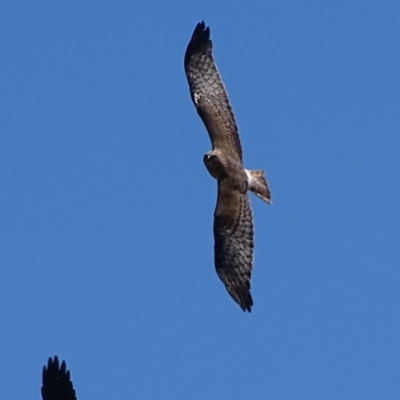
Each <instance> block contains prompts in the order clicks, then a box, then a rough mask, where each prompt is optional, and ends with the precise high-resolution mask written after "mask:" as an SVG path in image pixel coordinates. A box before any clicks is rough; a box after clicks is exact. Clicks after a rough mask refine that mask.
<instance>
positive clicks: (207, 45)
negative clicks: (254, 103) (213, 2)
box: [185, 22, 242, 161]
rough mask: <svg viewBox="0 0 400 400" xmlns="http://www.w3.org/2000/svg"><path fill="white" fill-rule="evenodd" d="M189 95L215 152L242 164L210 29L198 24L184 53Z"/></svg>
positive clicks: (235, 129)
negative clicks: (222, 152)
mask: <svg viewBox="0 0 400 400" xmlns="http://www.w3.org/2000/svg"><path fill="white" fill-rule="evenodd" d="M185 72H186V76H187V79H188V82H189V86H190V95H191V97H192V100H193V103H194V105H195V106H196V109H197V112H198V114H199V115H200V117H201V119H202V120H203V122H204V124H205V126H206V128H207V131H208V133H209V135H210V139H211V142H212V146H213V149H220V150H222V151H224V152H225V153H227V154H229V155H231V156H233V157H238V158H239V159H240V161H242V148H241V145H240V139H239V133H238V128H237V125H236V122H235V117H234V116H233V112H232V108H231V106H230V104H229V100H228V95H227V93H226V90H225V87H224V84H223V83H222V80H221V77H220V75H219V73H218V70H217V67H216V65H215V64H214V59H213V56H212V42H211V40H210V28H206V26H205V23H204V22H200V23H198V24H197V26H196V28H195V30H194V32H193V35H192V39H191V40H190V42H189V44H188V46H187V49H186V53H185Z"/></svg>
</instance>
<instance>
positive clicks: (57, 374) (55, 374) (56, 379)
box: [42, 356, 76, 400]
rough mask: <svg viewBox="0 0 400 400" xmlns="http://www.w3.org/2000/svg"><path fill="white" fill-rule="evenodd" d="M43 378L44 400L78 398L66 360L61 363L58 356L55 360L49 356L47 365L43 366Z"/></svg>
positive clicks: (70, 399) (73, 399)
mask: <svg viewBox="0 0 400 400" xmlns="http://www.w3.org/2000/svg"><path fill="white" fill-rule="evenodd" d="M42 379H43V386H42V398H43V400H76V395H75V390H74V386H73V385H72V381H71V377H70V373H69V371H67V366H66V364H65V361H63V362H62V363H61V365H60V364H59V362H58V357H57V356H55V357H54V360H53V359H51V358H49V361H48V363H47V367H46V366H44V367H43V376H42Z"/></svg>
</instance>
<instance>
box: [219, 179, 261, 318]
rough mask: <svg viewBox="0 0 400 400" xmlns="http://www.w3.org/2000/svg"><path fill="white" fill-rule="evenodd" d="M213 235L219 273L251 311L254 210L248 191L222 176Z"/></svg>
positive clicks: (244, 306)
mask: <svg viewBox="0 0 400 400" xmlns="http://www.w3.org/2000/svg"><path fill="white" fill-rule="evenodd" d="M214 239H215V246H214V259H215V268H216V270H217V274H218V276H219V277H220V279H221V280H222V282H223V283H224V284H225V287H226V289H227V290H228V292H229V294H230V295H231V296H232V298H233V299H234V300H235V301H236V302H237V303H238V304H239V305H240V307H241V308H242V310H243V311H249V312H251V307H252V305H253V299H252V297H251V293H250V279H251V270H252V265H253V247H254V228H253V214H252V211H251V207H250V201H249V197H248V195H247V194H242V193H240V192H239V191H236V190H232V189H231V187H229V184H228V183H227V182H226V181H224V180H222V181H220V182H218V200H217V206H216V209H215V213H214Z"/></svg>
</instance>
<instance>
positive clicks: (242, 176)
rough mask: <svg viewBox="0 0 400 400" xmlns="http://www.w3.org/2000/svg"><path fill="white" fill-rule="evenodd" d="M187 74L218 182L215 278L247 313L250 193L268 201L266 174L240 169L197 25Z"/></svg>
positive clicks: (232, 130) (232, 127) (238, 150)
mask: <svg viewBox="0 0 400 400" xmlns="http://www.w3.org/2000/svg"><path fill="white" fill-rule="evenodd" d="M184 64H185V72H186V76H187V79H188V82H189V87H190V95H191V98H192V100H193V103H194V105H195V107H196V109H197V113H198V114H199V115H200V118H201V119H202V120H203V122H204V125H205V126H206V128H207V131H208V134H209V135H210V139H211V143H212V151H209V152H208V153H206V154H205V155H204V158H203V161H204V164H205V166H206V168H207V170H208V172H209V173H210V174H211V176H212V177H214V178H215V179H216V180H217V181H218V198H217V205H216V208H215V212H214V239H215V245H214V262H215V268H216V270H217V274H218V276H219V278H220V279H221V281H222V282H223V283H224V285H225V287H226V289H227V290H228V292H229V294H230V295H231V296H232V298H233V299H234V300H235V301H236V302H237V303H238V304H239V306H240V307H241V308H242V310H243V311H249V312H251V307H252V305H253V299H252V297H251V293H250V278H251V270H252V266H253V247H254V229H253V215H252V211H251V206H250V201H249V197H248V193H247V192H248V190H251V191H252V192H253V193H254V194H256V195H257V196H258V197H260V198H261V199H262V200H264V201H266V202H267V203H269V204H270V203H271V192H270V191H269V188H268V183H267V181H266V180H265V178H264V173H265V172H264V171H261V170H248V169H245V168H244V167H243V163H242V147H241V145H240V140H239V133H238V128H237V125H236V122H235V117H234V116H233V112H232V108H231V106H230V104H229V100H228V96H227V93H226V90H225V87H224V84H223V83H222V80H221V77H220V75H219V73H218V69H217V67H216V65H215V63H214V59H213V55H212V42H211V40H210V28H206V26H205V23H204V22H200V23H198V24H197V26H196V28H195V30H194V32H193V35H192V38H191V40H190V42H189V44H188V46H187V49H186V53H185V60H184Z"/></svg>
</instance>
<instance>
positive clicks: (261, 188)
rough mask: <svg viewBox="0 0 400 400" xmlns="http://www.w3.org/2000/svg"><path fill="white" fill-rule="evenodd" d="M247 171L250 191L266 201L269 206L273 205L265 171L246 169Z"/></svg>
mask: <svg viewBox="0 0 400 400" xmlns="http://www.w3.org/2000/svg"><path fill="white" fill-rule="evenodd" d="M245 171H246V175H247V180H248V182H249V189H250V190H251V191H252V192H253V193H254V194H255V195H256V196H258V197H259V198H260V199H261V200H264V201H265V202H267V203H268V204H272V201H271V191H270V190H269V186H268V182H267V180H266V179H265V177H264V174H265V171H263V170H250V169H245Z"/></svg>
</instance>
